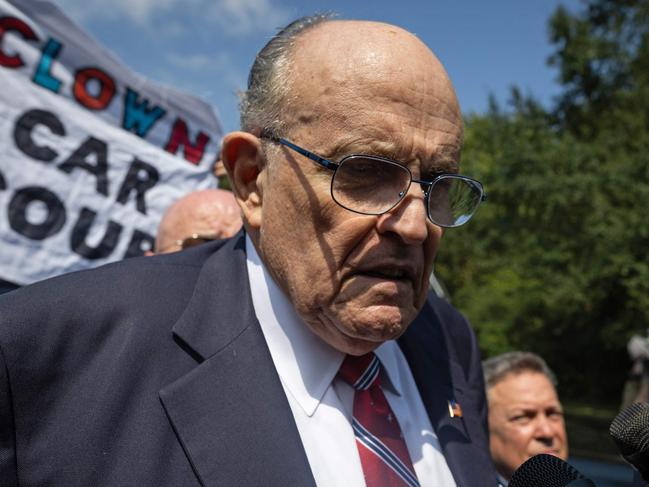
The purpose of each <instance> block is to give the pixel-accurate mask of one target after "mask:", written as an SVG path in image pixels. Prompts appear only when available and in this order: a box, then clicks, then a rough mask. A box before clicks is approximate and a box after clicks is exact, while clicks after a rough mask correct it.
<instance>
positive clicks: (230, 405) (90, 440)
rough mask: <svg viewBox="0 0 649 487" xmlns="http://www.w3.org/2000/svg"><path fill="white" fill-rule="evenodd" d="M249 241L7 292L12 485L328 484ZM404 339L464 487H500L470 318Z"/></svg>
mask: <svg viewBox="0 0 649 487" xmlns="http://www.w3.org/2000/svg"><path fill="white" fill-rule="evenodd" d="M244 242H245V239H244V238H243V236H242V234H240V235H239V236H237V237H235V238H233V239H230V240H226V241H222V242H216V243H213V244H205V245H202V246H199V247H197V248H195V249H190V250H187V251H183V252H179V253H175V254H170V255H166V256H157V257H148V258H140V259H131V260H128V261H124V262H120V263H116V264H111V265H108V266H104V267H101V268H99V269H95V270H89V271H82V272H77V273H73V274H68V275H65V276H61V277H57V278H54V279H50V280H47V281H44V282H41V283H37V284H34V285H32V286H28V287H26V288H22V289H20V290H17V291H15V292H12V293H9V294H6V295H3V296H0V485H2V486H3V487H11V486H18V485H20V486H23V487H25V486H30V487H31V486H34V487H35V486H39V487H41V486H65V487H72V486H82V487H90V486H92V487H96V486H116V487H142V486H155V487H160V486H170V487H171V486H173V487H180V486H199V485H202V486H223V485H225V486H228V485H242V486H255V485H267V486H314V485H315V482H314V479H313V476H312V474H311V470H310V468H309V464H308V461H307V458H306V454H305V452H304V449H303V447H302V444H301V441H300V437H299V433H298V431H297V427H296V425H295V422H294V420H293V417H292V414H291V411H290V409H289V405H288V402H287V399H286V396H285V394H284V391H283V388H282V385H281V383H280V380H279V377H278V375H277V372H276V371H275V368H274V366H273V362H272V359H271V356H270V353H269V351H268V348H267V346H266V343H265V340H264V337H263V334H262V332H261V329H260V326H259V323H258V321H257V319H256V317H255V313H254V309H253V305H252V300H251V297H250V288H249V285H248V276H247V272H246V265H245V261H246V257H245V244H244ZM399 344H400V346H401V348H402V350H403V352H404V354H405V356H406V358H407V360H408V362H409V364H410V368H411V370H412V372H413V375H414V378H415V381H416V383H417V385H418V387H419V390H420V393H421V397H422V399H423V402H424V404H425V406H426V409H427V411H428V414H429V416H430V419H431V423H432V425H433V427H434V428H435V431H436V432H437V434H438V436H439V439H440V442H441V445H442V448H443V451H444V455H445V457H446V460H447V462H448V464H449V466H450V468H451V471H452V473H453V476H454V477H455V479H456V481H457V484H458V485H459V486H483V485H495V478H496V474H495V471H494V469H493V466H492V464H491V461H490V458H489V453H488V443H487V432H486V431H487V429H486V405H485V397H484V392H483V391H484V389H483V383H482V370H481V366H480V358H479V353H478V349H477V346H476V341H475V337H474V335H473V333H472V331H471V330H470V328H469V326H468V324H467V322H466V321H465V320H464V319H463V318H462V317H461V316H460V315H459V314H458V313H457V312H456V311H455V310H454V309H453V308H451V307H450V306H449V305H448V304H446V303H445V302H443V301H441V300H439V299H437V298H434V297H431V298H430V299H429V301H428V303H427V304H426V306H425V308H424V309H423V310H422V312H421V314H420V315H419V317H418V318H417V319H416V321H415V322H413V323H412V324H411V326H410V327H409V329H408V331H407V332H406V333H405V334H404V335H403V336H402V337H401V338H400V339H399ZM449 399H455V400H457V402H458V403H459V404H460V406H461V408H462V410H463V417H461V418H458V417H454V418H451V417H450V415H449V412H448V404H447V401H448V400H449Z"/></svg>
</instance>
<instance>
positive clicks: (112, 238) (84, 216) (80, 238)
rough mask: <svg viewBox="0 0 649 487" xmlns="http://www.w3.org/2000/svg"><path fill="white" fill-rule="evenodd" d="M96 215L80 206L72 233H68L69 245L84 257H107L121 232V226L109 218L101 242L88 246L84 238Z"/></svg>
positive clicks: (113, 248)
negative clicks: (79, 212) (94, 245)
mask: <svg viewBox="0 0 649 487" xmlns="http://www.w3.org/2000/svg"><path fill="white" fill-rule="evenodd" d="M96 216H97V213H96V212H94V211H92V210H89V209H88V208H82V209H81V214H80V215H79V219H78V220H77V223H75V224H74V228H73V229H72V235H70V247H72V250H74V251H75V252H76V253H77V254H79V255H80V256H81V257H85V258H86V259H102V258H104V257H108V256H109V255H110V254H111V253H112V252H113V250H115V247H116V246H117V241H118V240H119V234H120V233H122V226H121V225H120V224H119V223H115V222H114V221H113V220H110V221H109V222H108V228H107V229H106V233H104V236H103V237H102V239H101V242H99V244H98V245H97V246H96V247H90V246H89V245H88V244H86V238H87V237H88V232H89V231H90V227H92V222H93V221H94V220H95V217H96Z"/></svg>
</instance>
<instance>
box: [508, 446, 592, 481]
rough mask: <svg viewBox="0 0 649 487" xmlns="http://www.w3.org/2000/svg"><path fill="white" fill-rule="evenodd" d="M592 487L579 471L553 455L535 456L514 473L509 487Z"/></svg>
mask: <svg viewBox="0 0 649 487" xmlns="http://www.w3.org/2000/svg"><path fill="white" fill-rule="evenodd" d="M567 486H571V487H578V486H579V487H594V486H595V484H594V483H593V482H592V481H591V480H588V479H587V478H585V477H584V476H583V475H582V474H581V473H579V470H577V469H576V468H574V467H573V466H571V465H569V464H568V463H566V462H564V461H563V460H561V459H560V458H559V457H555V456H554V455H546V454H544V453H542V454H540V455H535V456H533V457H532V458H530V459H529V460H527V461H526V462H525V463H523V464H522V465H521V466H520V467H518V469H517V470H516V471H515V472H514V475H513V476H512V479H511V481H510V482H509V487H567Z"/></svg>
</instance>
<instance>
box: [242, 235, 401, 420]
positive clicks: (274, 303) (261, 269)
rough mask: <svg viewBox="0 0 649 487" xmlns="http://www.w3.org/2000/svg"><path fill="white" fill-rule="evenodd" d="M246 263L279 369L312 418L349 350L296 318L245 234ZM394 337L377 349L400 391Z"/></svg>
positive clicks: (257, 308) (389, 382)
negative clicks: (335, 346)
mask: <svg viewBox="0 0 649 487" xmlns="http://www.w3.org/2000/svg"><path fill="white" fill-rule="evenodd" d="M246 260H247V262H246V264H247V267H248V276H249V281H250V289H251V291H252V293H251V294H252V302H253V306H254V309H255V314H256V315H257V319H258V320H259V324H260V325H261V329H262V332H263V334H264V338H265V339H266V344H267V345H268V348H269V350H270V354H271V356H272V358H273V363H274V364H275V368H276V369H277V373H278V374H279V377H280V379H281V381H282V384H283V385H284V387H285V389H286V390H287V391H288V393H290V394H291V396H293V398H294V399H295V400H296V401H297V403H298V404H299V405H300V407H301V408H302V409H303V410H304V412H305V413H306V414H307V415H308V416H312V415H313V414H314V413H315V411H316V409H317V407H318V405H319V404H320V401H321V400H322V397H323V396H324V394H325V392H326V390H327V388H328V387H329V386H330V385H331V382H332V381H333V379H334V378H335V377H336V374H337V373H338V369H340V365H341V364H342V361H343V359H344V357H345V354H344V353H342V352H340V351H338V350H336V349H334V348H333V347H331V346H330V345H328V344H327V343H325V342H324V341H322V340H321V339H320V338H319V337H318V336H317V335H316V334H315V333H313V332H312V331H311V329H310V328H309V327H308V326H307V325H306V324H305V323H304V322H303V321H302V319H301V318H300V317H299V316H298V314H297V313H296V311H295V309H294V308H293V305H292V304H291V302H290V301H289V300H288V298H287V297H286V295H285V294H284V292H283V291H282V290H281V289H280V288H279V286H278V285H277V284H276V283H275V281H274V280H273V278H272V276H271V275H270V273H269V272H268V269H266V266H265V265H264V263H263V262H262V260H261V258H260V257H259V254H258V253H257V250H256V249H255V246H254V245H253V244H252V241H251V240H250V237H249V236H248V235H247V234H246ZM394 347H397V345H396V343H395V342H393V341H390V342H386V343H384V344H382V345H381V346H380V347H378V348H377V349H376V350H375V353H376V355H377V357H378V358H379V360H380V361H381V365H382V366H383V370H384V371H385V374H384V377H385V376H387V384H386V386H387V387H390V388H392V389H393V390H394V392H396V393H397V394H400V391H401V381H400V378H399V374H398V373H397V371H398V368H397V357H396V355H395V350H394Z"/></svg>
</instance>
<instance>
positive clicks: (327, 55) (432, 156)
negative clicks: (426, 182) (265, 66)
mask: <svg viewBox="0 0 649 487" xmlns="http://www.w3.org/2000/svg"><path fill="white" fill-rule="evenodd" d="M353 24H355V25H356V26H354V25H353ZM299 42H300V43H301V45H300V47H301V48H300V49H296V50H295V54H294V58H295V66H297V68H296V69H295V70H294V71H293V72H292V81H291V83H292V85H291V86H292V94H293V95H294V99H293V101H292V102H291V107H292V112H291V114H290V116H288V120H287V126H288V127H289V128H288V129H287V131H286V133H285V134H283V135H284V136H285V137H286V138H287V139H289V140H290V141H291V142H294V143H295V144H297V145H299V146H301V147H303V148H305V149H307V150H310V151H312V152H315V153H317V154H319V155H321V156H323V157H327V158H329V159H330V160H333V161H339V160H340V159H342V158H343V157H344V156H347V155H350V154H359V153H361V154H373V155H379V156H383V157H387V158H390V159H393V160H395V161H398V162H400V163H402V164H404V165H406V166H408V167H409V168H410V170H411V171H412V174H413V177H414V178H420V177H421V178H423V179H430V178H431V176H432V175H433V174H434V173H436V172H456V171H457V160H458V158H459V151H460V145H461V139H462V122H461V117H460V112H459V108H458V106H457V103H456V100H455V95H454V92H453V90H452V88H451V86H450V82H449V81H448V79H447V77H446V74H445V73H444V71H443V68H442V67H441V65H439V63H438V62H437V60H436V59H435V58H434V57H433V55H432V54H431V53H430V51H428V50H427V48H425V46H423V45H422V44H421V43H420V42H419V41H418V40H417V39H416V38H415V37H414V36H412V35H410V34H408V33H406V32H404V31H401V30H400V29H398V28H395V27H392V26H387V25H384V24H370V23H355V22H333V23H330V24H324V26H322V27H316V28H315V29H314V30H313V31H310V32H307V33H305V34H304V35H303V38H300V41H299ZM351 46H354V49H350V47H351ZM264 147H265V151H266V158H267V161H268V165H267V166H266V169H264V171H263V172H262V174H261V175H260V177H259V178H258V179H257V182H258V184H259V185H260V187H261V195H262V199H263V207H262V222H261V227H260V229H259V236H258V240H257V243H258V249H259V250H260V253H261V255H262V258H263V259H264V261H265V263H266V265H267V266H268V268H269V270H270V272H271V273H272V275H273V277H274V278H275V280H276V281H277V282H278V284H279V285H280V286H281V287H282V288H283V290H284V291H285V292H286V293H287V294H288V296H289V299H290V300H291V301H292V303H293V305H294V306H295V308H296V310H297V312H298V313H299V314H300V316H301V317H302V318H303V320H304V321H305V322H306V323H307V325H308V326H309V327H310V328H311V329H312V330H313V331H314V332H315V333H316V334H317V335H318V336H320V338H322V339H323V340H324V341H326V342H327V343H329V344H330V345H332V346H333V347H334V348H336V349H338V350H341V351H343V352H346V353H352V354H362V353H366V352H368V351H370V350H373V349H374V348H376V347H377V346H378V345H380V344H381V343H382V342H384V341H386V340H388V339H393V338H397V337H398V336H400V335H401V334H402V333H403V332H404V331H405V329H406V327H407V326H408V325H409V324H410V322H411V321H412V320H413V319H414V318H415V316H416V315H417V313H418V312H419V310H420V309H421V307H422V306H423V304H424V302H425V299H426V294H427V288H428V278H429V275H430V272H431V270H432V265H433V259H434V257H435V253H436V251H437V248H438V245H439V242H440V238H441V236H442V229H441V228H440V227H438V226H435V225H433V224H432V223H431V222H430V221H429V220H428V219H427V217H426V210H425V207H424V201H423V192H422V190H421V188H420V186H419V185H416V184H413V185H412V186H411V188H410V191H409V193H408V194H407V195H406V197H405V198H404V200H403V201H402V202H401V203H400V204H399V205H398V206H397V207H396V208H394V209H393V210H391V211H390V212H388V213H386V214H383V215H380V216H367V215H360V214H356V213H353V212H351V211H349V210H346V209H344V208H342V207H340V206H339V205H338V204H337V203H335V202H334V201H333V199H332V197H331V193H330V186H331V178H332V175H333V173H332V172H331V171H328V170H326V169H323V168H321V167H319V166H317V165H316V164H314V163H313V162H312V161H310V160H308V159H306V158H305V157H303V156H301V155H299V154H296V153H294V152H292V151H290V150H289V149H287V148H286V147H282V146H279V145H277V144H274V143H272V142H265V143H264ZM255 238H256V236H255Z"/></svg>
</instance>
